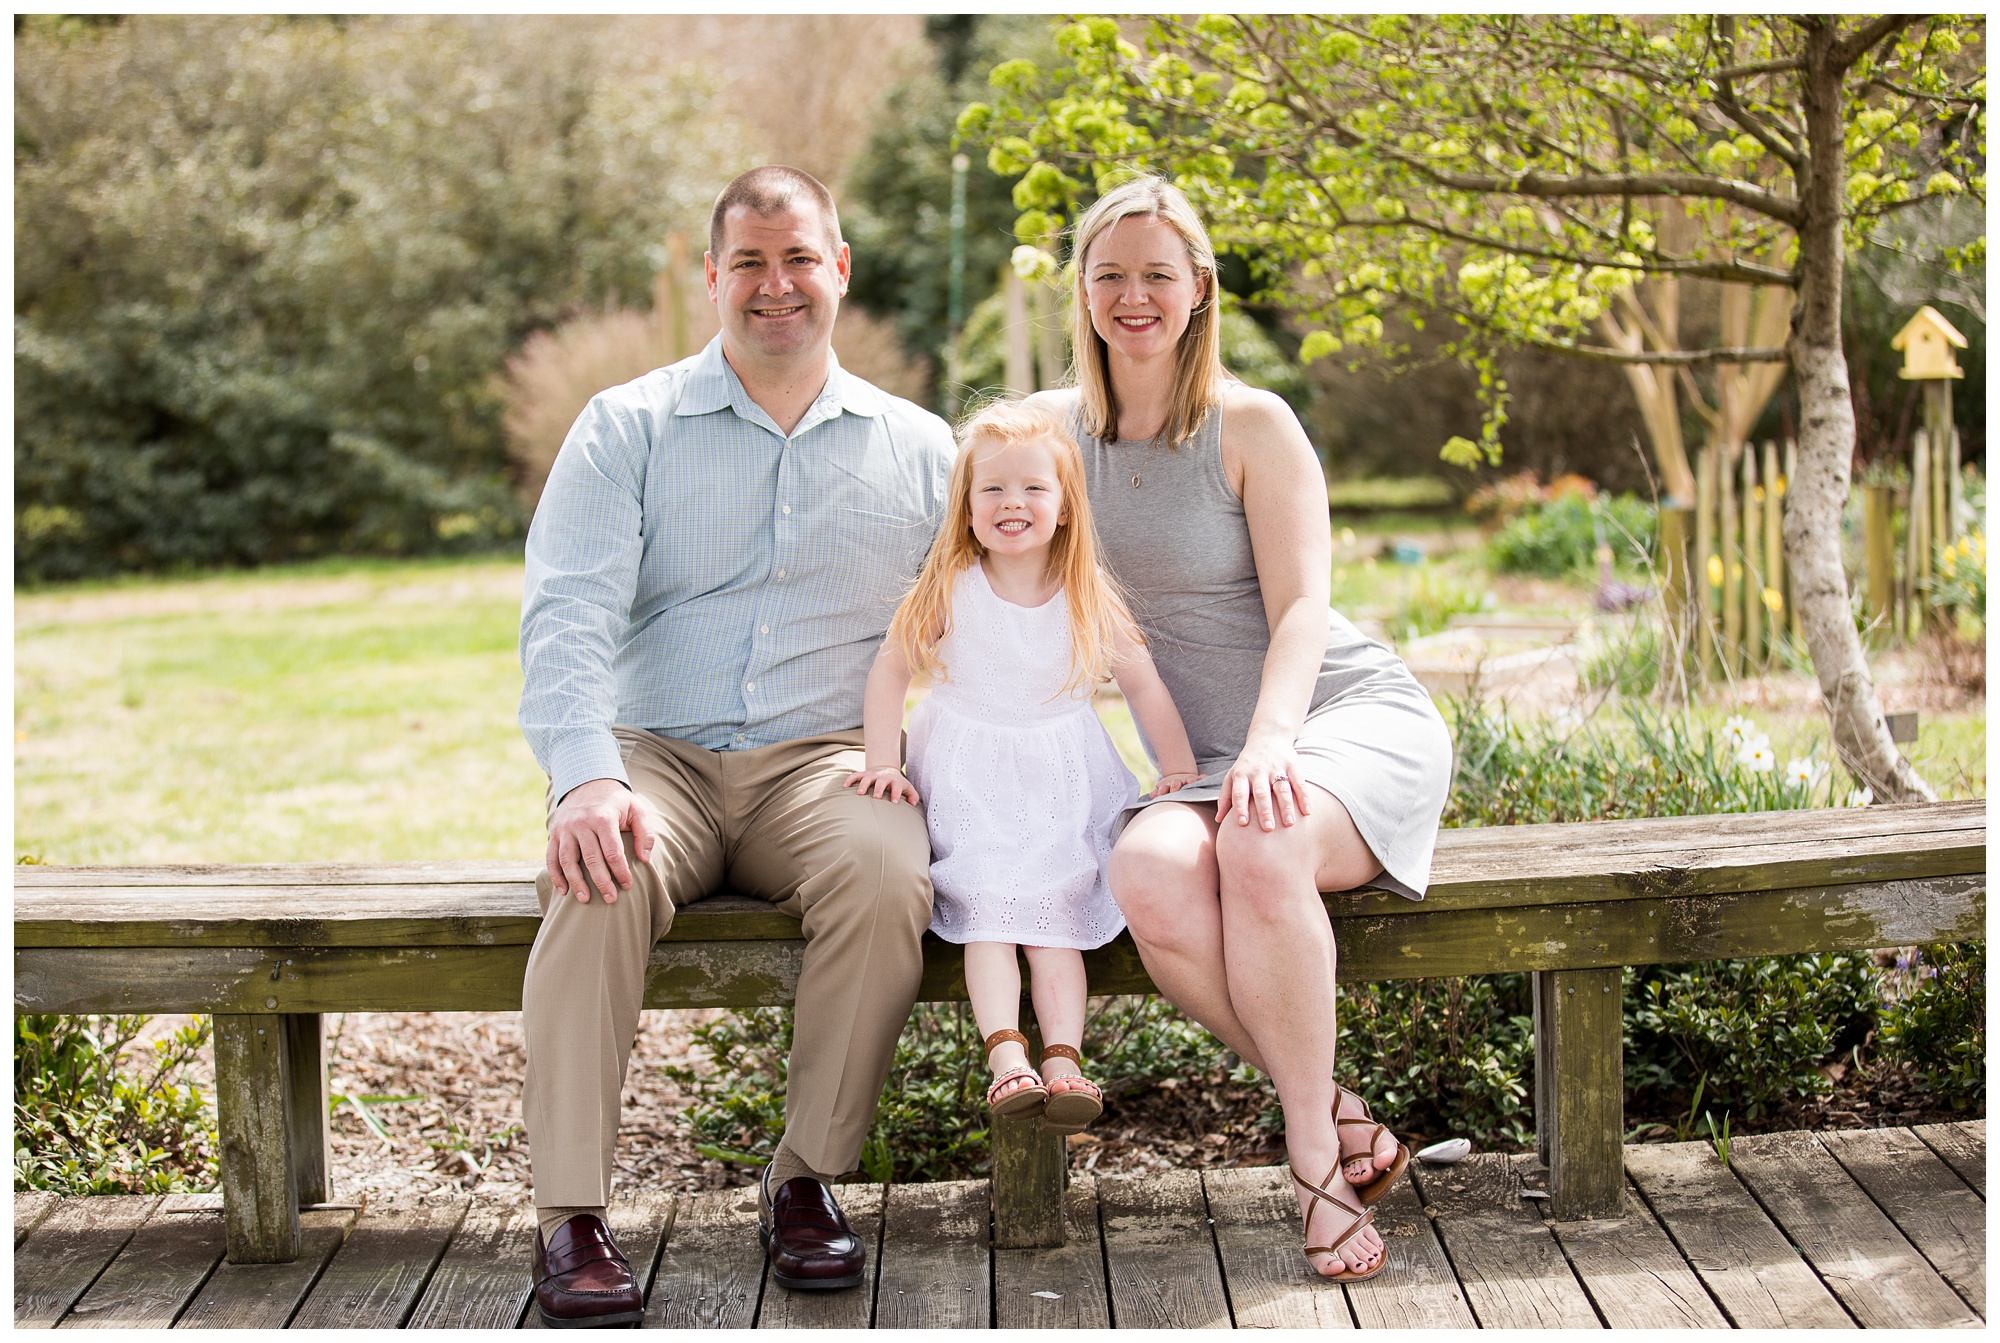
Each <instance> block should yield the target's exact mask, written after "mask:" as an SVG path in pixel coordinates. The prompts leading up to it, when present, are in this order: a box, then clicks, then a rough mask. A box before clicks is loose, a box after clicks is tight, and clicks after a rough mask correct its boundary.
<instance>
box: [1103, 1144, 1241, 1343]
mask: <svg viewBox="0 0 2000 1343" xmlns="http://www.w3.org/2000/svg"><path fill="white" fill-rule="evenodd" d="M1097 1210H1098V1216H1099V1218H1100V1219H1101V1220H1102V1222H1103V1225H1104V1259H1105V1270H1106V1276H1107V1277H1108V1278H1109V1279H1110V1280H1111V1323H1112V1326H1113V1327H1114V1328H1118V1329H1227V1328H1229V1327H1230V1324H1231V1321H1230V1318H1229V1298H1228V1295H1227V1293H1225V1292H1224V1290H1223V1286H1222V1272H1221V1269H1220V1268H1219V1267H1218V1266H1217V1264H1216V1262H1215V1239H1214V1236H1213V1235H1212V1234H1211V1233H1210V1230H1209V1225H1208V1205H1207V1200H1206V1199H1205V1198H1204V1197H1203V1195H1202V1189H1201V1176H1200V1175H1199V1174H1197V1173H1196V1172H1194V1171H1191V1170H1174V1171H1167V1172H1164V1173H1162V1174H1159V1175H1108V1176H1104V1177H1102V1178H1100V1179H1099V1180H1098V1182H1097Z"/></svg>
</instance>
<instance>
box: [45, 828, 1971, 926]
mask: <svg viewBox="0 0 2000 1343" xmlns="http://www.w3.org/2000/svg"><path fill="white" fill-rule="evenodd" d="M1985 845H1986V831H1985V811H1984V804H1983V803H1980V802H1960V803H1939V804H1929V805H1912V806H1899V807H1871V808H1866V809H1863V810H1826V811H1799V812H1757V813H1744V814H1741V815H1730V816H1702V817H1661V818H1654V819H1649V820H1641V821H1593V822H1587V823H1582V824H1566V825H1525V826H1507V827H1491V828H1477V829H1470V830H1447V831H1444V832H1443V833H1442V834H1440V835H1439V837H1438V850H1437V859H1436V863H1435V865H1434V868H1433V872H1432V884H1431V888H1430V892H1429V894H1428V896H1427V897H1426V899H1425V901H1424V905H1423V907H1424V908H1425V909H1426V910H1427V911H1433V912H1435V911H1442V910H1453V909H1468V908H1475V909H1482V910H1487V909H1500V908H1506V907H1509V906H1540V905H1547V904H1574V903H1604V902H1614V901H1619V900H1645V899H1658V898H1660V897H1665V896H1682V897H1686V896H1700V895H1713V894H1724V893H1729V894H1736V893H1742V892H1745V891H1755V890H1784V889H1792V888H1812V887H1823V886H1835V885H1855V884H1867V883H1878V882H1889V881H1907V880H1915V879H1921V878H1925V877H1934V876H1952V875H1966V874H1969V873H1983V871H1984V863H1985ZM535 870H536V869H535V868H534V867H533V866H532V865H530V864H520V863H510V864H500V863H465V864H438V863H408V864H353V865H351V866H333V865H327V864H307V863H301V864H261V865H247V866H243V867H167V868H140V867H39V866H36V867H24V868H20V869H17V870H16V872H15V882H16V903H15V945H16V946H18V947H47V946H99V947H104V946H145V947H160V946H201V945H207V946H228V947H243V946H276V947H294V946H318V947H330V946H343V945H345V946H371V947H373V946H395V947H423V946H481V947H495V946H513V945H523V946H525V945H527V944H529V943H532V942H533V941H534V937H535V930H536V927H537V926H538V924H539V917H538V915H537V912H536V904H535V898H534V877H535ZM78 888H85V889H89V890H90V891H91V892H92V895H91V898H90V899H89V900H88V901H78V900H76V899H75V898H74V897H72V896H71V895H69V894H67V892H69V891H73V890H75V889H78ZM1329 905H1330V908H1331V909H1332V912H1333V913H1335V914H1336V915H1337V916H1341V917H1351V916H1365V915H1369V914H1375V913H1382V912H1394V911H1399V910H1403V909H1405V908H1406V905H1407V902H1405V901H1404V900H1403V899H1402V898H1401V897H1399V896H1393V895H1387V894H1384V893H1381V892H1369V891H1363V892H1359V893H1351V894H1345V895H1339V896H1331V897H1329ZM277 911H282V914H278V913H277ZM796 928H797V923H796V920H792V919H790V918H788V917H787V916H786V915H783V914H780V913H777V912H776V911H774V910H772V909H771V908H770V907H769V906H768V905H767V904H765V903H764V902H762V901H758V900H753V899H749V898H747V897H743V896H730V895H722V896H716V897H711V898H710V899H707V900H703V901H701V902H699V903H697V904H695V905H691V906H688V907H686V908H684V909H683V910H681V911H680V913H679V915H678V916H677V917H676V919H675V922H674V926H673V928H671V929H670V930H669V931H668V933H667V935H666V937H665V938H664V939H663V941H664V942H666V943H668V944H671V943H675V942H708V941H738V940H751V941H759V940H770V939H778V940H786V939H790V938H793V937H796V936H797V932H796Z"/></svg>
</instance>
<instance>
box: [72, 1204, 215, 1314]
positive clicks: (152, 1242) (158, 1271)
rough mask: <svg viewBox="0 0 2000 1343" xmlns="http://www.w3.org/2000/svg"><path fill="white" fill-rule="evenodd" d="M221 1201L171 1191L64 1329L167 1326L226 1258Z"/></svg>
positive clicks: (86, 1297) (102, 1274) (91, 1289)
mask: <svg viewBox="0 0 2000 1343" xmlns="http://www.w3.org/2000/svg"><path fill="white" fill-rule="evenodd" d="M222 1248H223V1247H222V1201H221V1199H220V1198H218V1197H217V1196H215V1195H213V1194H193V1195H187V1194H170V1195H168V1196H167V1197H166V1198H165V1199H163V1200H161V1202H160V1204H159V1206H158V1207H156V1208H154V1209H153V1212H152V1215H151V1216H150V1217H148V1218H147V1219H146V1221H145V1223H144V1224H143V1225H142V1226H140V1227H139V1229H138V1230H137V1231H134V1232H133V1233H132V1239H130V1240H129V1241H127V1242H125V1248H124V1249H122V1250H120V1251H119V1252H118V1257H117V1258H116V1259H114V1260H112V1261H111V1263H110V1265H109V1266H108V1267H107V1268H106V1269H105V1270H104V1272H103V1273H101V1274H99V1275H98V1278H97V1281H96V1282H94V1283H92V1284H91V1285H90V1290H89V1291H87V1292H85V1293H84V1294H83V1296H82V1297H81V1298H80V1299H79V1300H78V1301H77V1303H76V1304H75V1305H73V1306H71V1307H70V1308H69V1313H68V1314H67V1315H65V1316H63V1318H62V1322H61V1323H60V1324H59V1325H57V1326H56V1327H57V1328H59V1329H165V1328H166V1327H167V1326H169V1325H171V1324H172V1323H173V1322H174V1317H175V1316H177V1315H179V1314H180V1313H181V1310H182V1309H183V1308H184V1307H185V1306H186V1305H187V1304H188V1302H189V1301H191V1300H193V1298H194V1295H195V1293H196V1292H198V1291H200V1290H201V1286H202V1284H203V1283H205V1282H206V1281H208V1275H209V1274H210V1273H212V1272H214V1271H215V1266H216V1265H217V1264H218V1263H220V1262H221V1261H222Z"/></svg>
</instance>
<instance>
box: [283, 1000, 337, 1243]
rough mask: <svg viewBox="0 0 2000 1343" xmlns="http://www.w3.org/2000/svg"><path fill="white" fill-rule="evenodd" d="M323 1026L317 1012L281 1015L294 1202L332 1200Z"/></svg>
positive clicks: (331, 1150)
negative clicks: (294, 1176) (296, 1190)
mask: <svg viewBox="0 0 2000 1343" xmlns="http://www.w3.org/2000/svg"><path fill="white" fill-rule="evenodd" d="M325 1039H326V1034H325V1025H324V1022H323V1019H322V1018H321V1016H320V1014H319V1013H317V1012H287V1013H286V1014H285V1052H286V1054H287V1056H288V1061H287V1067H288V1068H289V1069H290V1077H291V1081H290V1087H291V1092H290V1102H289V1104H288V1106H287V1108H288V1110H289V1111H290V1117H291V1129H292V1166H293V1169H294V1170H295V1171H296V1173H297V1176H298V1186H299V1202H301V1203H328V1202H331V1201H332V1199H333V1179H332V1175H331V1171H332V1156H333V1146H332V1141H331V1137H330V1135H329V1133H328V1128H327V1122H326V1054H325V1049H324V1041H325Z"/></svg>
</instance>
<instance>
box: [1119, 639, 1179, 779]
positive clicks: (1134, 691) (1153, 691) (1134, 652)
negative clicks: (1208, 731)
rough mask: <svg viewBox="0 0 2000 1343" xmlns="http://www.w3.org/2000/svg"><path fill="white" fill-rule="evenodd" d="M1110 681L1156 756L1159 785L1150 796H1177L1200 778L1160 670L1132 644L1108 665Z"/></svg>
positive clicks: (1142, 650) (1143, 650) (1149, 657)
mask: <svg viewBox="0 0 2000 1343" xmlns="http://www.w3.org/2000/svg"><path fill="white" fill-rule="evenodd" d="M1111 679H1112V680H1114V681H1116V682H1117V683H1118V689H1119V691H1120V693H1122V694H1123V695H1124V696H1125V703H1126V704H1127V705H1129V706H1130V707H1131V710H1132V718H1133V720H1134V721H1136V722H1137V723H1138V724H1139V726H1140V728H1141V729H1143V730H1144V731H1145V734H1146V740H1147V741H1149V742H1151V743H1152V744H1153V749H1154V750H1155V751H1157V752H1158V753H1159V757H1160V784H1159V787H1157V788H1155V789H1154V790H1153V796H1154V797H1159V796H1161V795H1162V794H1165V793H1173V792H1178V791H1179V790H1180V789H1182V788H1185V787H1187V786H1188V785H1189V784H1191V783H1193V782H1194V781H1195V780H1196V779H1198V778H1200V777H1201V769H1200V767H1199V766H1197V765H1196V764H1195V759H1194V747H1193V745H1191V744H1190V743H1189V741H1188V734H1187V725H1186V724H1184V723H1183V722H1181V714H1180V710H1179V709H1176V708H1175V707H1174V697H1173V696H1172V695H1171V694H1170V693H1168V691H1167V683H1166V682H1165V681H1162V680H1161V679H1160V669H1159V668H1158V667H1155V666H1154V665H1153V655H1152V654H1150V653H1148V652H1147V651H1146V646H1145V645H1144V644H1141V643H1132V644H1128V645H1126V646H1125V647H1124V648H1122V649H1120V650H1119V652H1118V657H1117V659H1116V660H1115V661H1114V662H1113V663H1112V669H1111Z"/></svg>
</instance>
